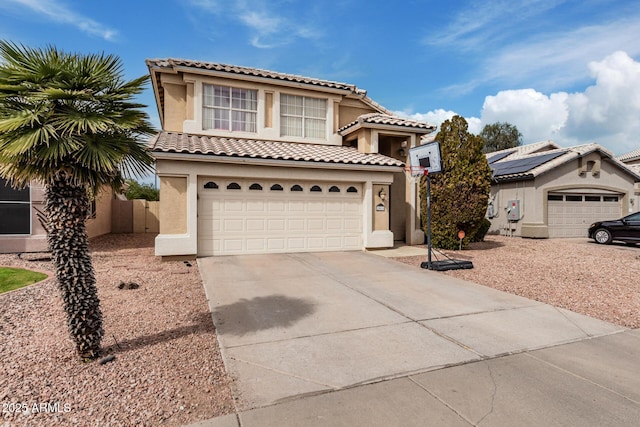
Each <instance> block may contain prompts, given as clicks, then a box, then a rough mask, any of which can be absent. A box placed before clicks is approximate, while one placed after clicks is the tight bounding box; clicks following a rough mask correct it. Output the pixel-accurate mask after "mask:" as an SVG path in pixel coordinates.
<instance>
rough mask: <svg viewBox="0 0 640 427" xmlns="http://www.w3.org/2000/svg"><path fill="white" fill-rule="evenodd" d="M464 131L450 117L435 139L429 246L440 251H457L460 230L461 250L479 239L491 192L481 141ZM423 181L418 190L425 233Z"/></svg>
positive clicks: (461, 123) (460, 120)
mask: <svg viewBox="0 0 640 427" xmlns="http://www.w3.org/2000/svg"><path fill="white" fill-rule="evenodd" d="M467 129H468V125H467V122H466V120H465V119H464V118H462V117H460V116H454V117H453V118H451V119H450V120H447V121H445V122H444V123H443V124H442V125H441V127H440V131H439V132H438V134H437V136H436V140H437V141H439V142H440V154H441V158H442V173H439V174H434V175H432V176H431V242H432V244H433V246H434V247H437V248H441V249H457V248H458V247H459V245H460V240H459V239H458V232H459V231H460V230H463V231H464V232H465V234H466V237H465V238H464V240H463V241H462V246H463V247H467V246H468V244H469V242H472V241H475V240H476V239H477V238H479V237H480V236H478V233H482V231H483V220H484V219H485V212H486V210H487V202H488V199H489V193H490V189H491V169H490V168H489V165H488V163H487V159H486V158H485V156H484V154H483V153H482V145H483V140H482V138H481V137H480V136H477V135H474V134H471V133H469V132H468V130H467ZM425 179H426V178H423V181H422V184H423V185H421V187H420V188H421V196H422V197H421V199H422V218H423V229H424V231H425V233H426V232H427V221H426V218H427V203H426V185H425V183H424V180H425ZM476 236H478V237H476Z"/></svg>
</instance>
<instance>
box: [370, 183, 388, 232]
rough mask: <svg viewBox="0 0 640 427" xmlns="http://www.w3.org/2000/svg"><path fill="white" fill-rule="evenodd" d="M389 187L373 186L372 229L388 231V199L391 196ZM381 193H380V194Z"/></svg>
mask: <svg viewBox="0 0 640 427" xmlns="http://www.w3.org/2000/svg"><path fill="white" fill-rule="evenodd" d="M390 188H391V187H390V186H389V185H379V184H374V185H373V199H372V200H373V206H371V209H372V211H373V229H374V230H375V231H379V230H389V198H390V196H391V193H390ZM381 192H382V193H381Z"/></svg>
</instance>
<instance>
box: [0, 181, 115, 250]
mask: <svg viewBox="0 0 640 427" xmlns="http://www.w3.org/2000/svg"><path fill="white" fill-rule="evenodd" d="M112 198H113V192H112V191H107V190H105V191H102V192H100V193H99V194H98V197H97V198H96V200H95V203H92V210H93V212H92V217H91V218H90V219H88V220H87V223H86V225H87V234H88V235H89V237H96V236H100V235H102V234H107V233H110V232H111V199H112ZM38 212H44V188H43V187H42V185H41V184H39V183H37V182H32V183H31V185H30V186H29V187H28V188H25V189H22V190H15V189H13V188H12V187H11V186H9V185H7V182H6V181H5V180H4V179H2V178H0V219H1V220H0V253H14V252H43V251H47V250H48V248H47V234H46V232H45V230H44V228H42V225H41V224H40V221H39V220H38V217H37V213H38Z"/></svg>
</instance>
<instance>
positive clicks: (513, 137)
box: [480, 122, 522, 153]
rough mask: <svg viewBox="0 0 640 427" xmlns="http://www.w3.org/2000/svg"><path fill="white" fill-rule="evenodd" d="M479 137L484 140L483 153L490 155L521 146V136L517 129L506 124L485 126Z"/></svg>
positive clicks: (499, 123)
mask: <svg viewBox="0 0 640 427" xmlns="http://www.w3.org/2000/svg"><path fill="white" fill-rule="evenodd" d="M480 136H481V137H482V138H483V139H484V147H483V149H482V152H483V153H492V152H494V151H499V150H504V149H506V148H513V147H517V146H519V145H522V134H521V133H520V131H518V128H517V127H516V126H515V125H512V124H510V123H506V122H504V123H501V122H498V123H493V124H490V125H485V127H484V128H482V132H480Z"/></svg>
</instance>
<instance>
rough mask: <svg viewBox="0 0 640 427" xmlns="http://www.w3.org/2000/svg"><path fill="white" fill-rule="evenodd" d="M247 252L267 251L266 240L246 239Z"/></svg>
mask: <svg viewBox="0 0 640 427" xmlns="http://www.w3.org/2000/svg"><path fill="white" fill-rule="evenodd" d="M246 241H247V251H249V252H263V251H264V250H265V244H264V239H251V238H249V239H246Z"/></svg>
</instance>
